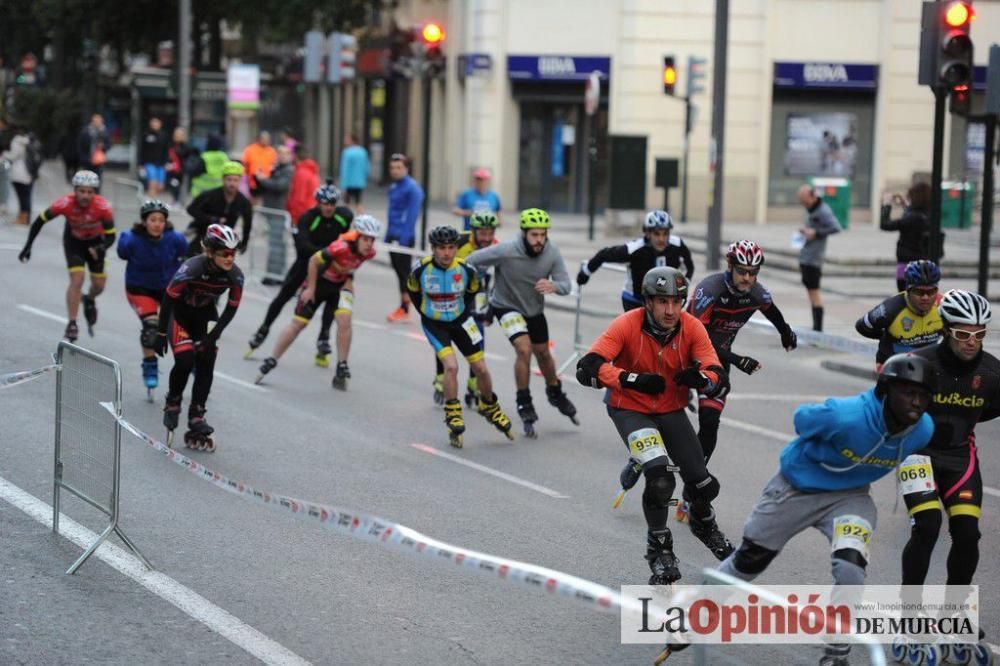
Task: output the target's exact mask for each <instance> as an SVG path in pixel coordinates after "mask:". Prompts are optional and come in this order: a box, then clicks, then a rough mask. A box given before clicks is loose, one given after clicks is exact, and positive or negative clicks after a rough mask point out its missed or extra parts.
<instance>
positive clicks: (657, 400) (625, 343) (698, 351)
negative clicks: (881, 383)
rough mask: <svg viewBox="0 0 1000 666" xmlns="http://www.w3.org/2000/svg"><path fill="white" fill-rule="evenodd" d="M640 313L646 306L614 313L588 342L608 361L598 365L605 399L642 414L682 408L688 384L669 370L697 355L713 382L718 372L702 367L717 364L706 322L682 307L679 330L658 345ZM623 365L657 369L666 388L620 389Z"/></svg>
mask: <svg viewBox="0 0 1000 666" xmlns="http://www.w3.org/2000/svg"><path fill="white" fill-rule="evenodd" d="M645 317H646V309H645V308H635V309H634V310H629V311H628V312H626V313H625V314H623V315H619V316H618V317H617V318H616V319H615V320H614V321H612V322H611V325H610V326H608V329H607V330H606V331H604V333H602V334H601V337H599V338H597V340H596V341H594V344H593V345H591V347H590V353H593V354H597V355H598V356H600V357H601V358H603V359H605V360H606V361H608V362H607V363H604V364H602V365H601V368H600V370H599V371H598V377H599V378H600V380H601V383H602V384H604V386H606V387H607V388H608V391H609V392H610V394H609V395H608V396H607V398H606V399H605V402H607V403H608V405H610V406H611V407H617V408H618V409H629V410H632V411H636V412H641V413H643V414H663V413H666V412H674V411H677V410H679V409H684V408H685V407H687V404H688V387H686V386H681V385H678V384H675V383H674V375H676V374H677V373H678V372H680V371H681V370H684V369H685V368H688V367H690V366H691V364H692V363H693V362H694V361H696V360H697V361H701V369H702V372H703V373H704V374H705V376H706V377H708V378H709V380H710V381H712V382H718V381H719V376H718V374H717V373H715V372H714V371H711V370H707V369H706V368H708V366H711V365H722V364H721V363H719V357H718V356H717V355H716V353H715V348H714V347H713V346H712V341H711V340H709V338H708V333H707V332H706V331H705V325H704V324H702V323H701V322H700V321H698V318H697V317H695V316H693V315H691V314H689V313H687V312H682V313H681V321H680V330H679V331H678V332H677V334H676V335H674V337H673V339H671V340H670V342H668V343H667V344H666V346H661V345H660V343H659V342H658V341H657V340H656V339H655V338H654V337H653V336H651V335H650V334H649V333H646V332H645V331H643V330H642V324H643V321H644V320H645ZM623 371H628V372H654V373H657V374H659V375H662V376H663V377H664V379H666V380H667V389H666V390H665V391H664V392H663V393H660V394H659V395H647V394H645V393H641V392H639V391H634V390H631V389H628V390H624V389H622V387H621V384H620V383H619V381H618V377H619V375H621V373H622V372H623Z"/></svg>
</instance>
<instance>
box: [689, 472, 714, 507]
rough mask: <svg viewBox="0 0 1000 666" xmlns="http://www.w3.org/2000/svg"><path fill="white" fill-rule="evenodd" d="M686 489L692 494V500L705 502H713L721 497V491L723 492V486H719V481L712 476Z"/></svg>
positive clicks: (691, 484)
mask: <svg viewBox="0 0 1000 666" xmlns="http://www.w3.org/2000/svg"><path fill="white" fill-rule="evenodd" d="M686 488H687V490H688V492H689V493H690V494H691V498H692V499H695V500H703V501H705V502H711V501H712V500H714V499H715V498H716V497H718V496H719V491H720V490H722V486H720V485H719V480H718V479H717V478H715V477H714V476H712V475H711V474H709V475H708V476H706V477H705V478H704V479H702V480H701V481H699V482H698V483H690V484H687V486H686Z"/></svg>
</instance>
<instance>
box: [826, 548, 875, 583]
mask: <svg viewBox="0 0 1000 666" xmlns="http://www.w3.org/2000/svg"><path fill="white" fill-rule="evenodd" d="M830 566H831V568H832V569H833V580H834V582H835V583H836V584H837V585H864V584H865V567H867V566H868V562H867V561H866V560H865V558H864V556H863V555H862V554H861V553H859V552H858V551H856V550H854V549H853V548H842V549H840V550H836V551H834V553H833V556H832V558H831V561H830Z"/></svg>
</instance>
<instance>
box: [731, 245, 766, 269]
mask: <svg viewBox="0 0 1000 666" xmlns="http://www.w3.org/2000/svg"><path fill="white" fill-rule="evenodd" d="M726 260H727V261H728V262H729V263H731V264H736V265H738V266H760V265H761V264H763V263H764V250H762V249H761V247H760V245H758V244H757V243H756V242H754V241H752V240H741V241H736V242H735V243H733V244H732V245H730V246H729V250H728V251H727V252H726Z"/></svg>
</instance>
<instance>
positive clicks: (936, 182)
mask: <svg viewBox="0 0 1000 666" xmlns="http://www.w3.org/2000/svg"><path fill="white" fill-rule="evenodd" d="M932 90H933V91H934V153H933V156H932V158H931V247H930V255H931V260H932V261H935V262H940V261H941V255H942V249H943V248H942V247H941V245H942V242H941V171H942V162H943V160H944V105H945V100H946V98H947V97H948V93H947V92H946V91H945V90H944V89H943V88H940V87H937V86H935V87H934V88H932Z"/></svg>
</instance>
